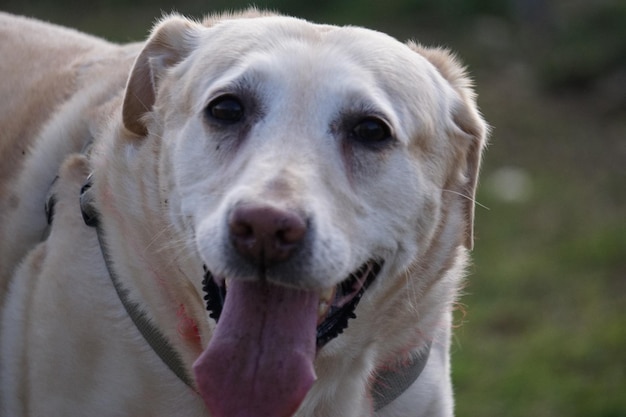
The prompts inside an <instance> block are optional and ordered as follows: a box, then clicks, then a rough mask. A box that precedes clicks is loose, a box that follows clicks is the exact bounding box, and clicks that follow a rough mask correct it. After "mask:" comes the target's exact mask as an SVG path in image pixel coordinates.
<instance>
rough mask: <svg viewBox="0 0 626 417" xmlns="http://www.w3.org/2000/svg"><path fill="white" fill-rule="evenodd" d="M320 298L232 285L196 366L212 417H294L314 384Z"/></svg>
mask: <svg viewBox="0 0 626 417" xmlns="http://www.w3.org/2000/svg"><path fill="white" fill-rule="evenodd" d="M318 303H319V298H318V295H317V294H315V293H313V292H306V291H301V290H294V289H289V288H285V287H282V286H277V285H272V284H268V283H260V282H235V281H233V282H231V283H229V287H228V294H227V297H226V302H225V304H224V309H223V311H222V314H221V317H220V320H219V323H218V325H217V328H216V329H215V334H214V335H213V337H212V338H211V340H210V342H209V346H208V347H207V349H206V350H205V351H204V353H202V355H200V357H199V358H198V359H197V360H196V362H195V363H194V366H193V368H194V373H195V376H196V382H197V383H198V388H199V390H200V395H201V396H202V398H203V399H204V401H205V403H206V405H207V407H208V409H209V411H210V412H211V416H213V417H291V416H292V415H293V414H294V413H295V412H296V411H297V409H298V407H299V406H300V404H301V403H302V401H303V400H304V397H305V395H306V393H307V392H308V391H309V389H310V388H311V385H313V382H314V381H315V372H314V370H313V360H314V359H315V329H316V324H317V309H318Z"/></svg>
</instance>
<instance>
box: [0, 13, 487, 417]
mask: <svg viewBox="0 0 626 417" xmlns="http://www.w3.org/2000/svg"><path fill="white" fill-rule="evenodd" d="M256 15H257V13H256V12H254V11H249V12H248V13H247V15H245V16H224V17H213V18H209V19H207V20H206V21H205V23H204V24H200V23H197V22H192V21H188V20H186V19H183V18H181V17H178V16H171V17H169V18H168V19H165V20H164V21H162V22H161V23H160V24H159V25H157V27H156V28H155V29H154V31H153V34H152V36H151V38H150V39H149V40H148V42H147V43H146V44H145V45H144V47H143V50H142V52H140V53H139V55H137V53H138V52H139V51H138V49H137V47H134V46H131V47H114V46H111V45H108V44H107V45H108V46H107V47H106V51H104V52H102V54H103V56H104V58H102V59H104V60H105V61H106V60H107V59H109V58H107V57H110V63H108V64H106V63H105V64H103V67H102V68H100V69H99V70H98V71H97V72H95V70H92V66H93V59H95V58H93V57H92V56H91V55H89V54H87V55H84V54H83V55H81V54H80V53H76V52H67V51H66V52H64V53H67V54H69V56H70V58H71V59H69V58H68V59H69V60H70V61H72V62H76V63H77V64H78V67H79V68H80V69H81V71H84V72H83V73H81V77H82V78H81V82H83V83H84V84H82V85H83V87H81V88H80V89H78V88H77V89H75V90H74V91H69V92H68V95H69V96H71V97H74V98H70V99H67V100H66V101H60V102H59V103H58V104H57V105H56V106H54V108H53V109H51V110H54V113H53V116H51V117H50V118H49V122H47V123H46V125H45V127H44V128H42V130H41V133H40V134H39V135H38V136H37V140H36V141H35V142H34V147H33V148H32V151H30V152H29V154H28V158H27V159H26V162H25V163H24V164H23V166H21V168H20V169H19V170H18V171H17V172H15V173H14V174H12V176H11V177H8V179H6V180H3V181H6V182H4V183H3V182H0V187H6V189H7V190H9V192H11V193H15V194H16V195H19V196H20V198H21V200H22V201H23V203H22V204H26V205H25V206H24V207H27V209H24V210H17V209H15V208H13V209H8V208H7V209H6V212H5V213H0V214H2V216H1V217H0V239H2V240H1V241H0V262H2V263H4V265H3V267H2V269H0V281H2V280H3V281H4V282H0V283H3V285H7V283H9V282H10V283H9V284H8V285H9V291H8V296H7V297H5V300H6V301H5V303H4V307H3V310H2V316H1V317H0V319H1V327H0V332H1V333H0V349H1V350H0V354H1V356H0V412H1V415H2V416H7V417H9V416H40V415H47V416H68V415H97V416H137V415H150V416H170V415H178V416H206V415H207V412H206V410H205V408H204V403H203V401H202V399H201V398H200V396H199V395H198V394H197V393H195V392H194V391H193V390H191V389H189V388H188V387H187V386H186V385H184V384H183V383H182V382H181V381H180V380H178V379H177V378H176V376H175V375H174V374H173V373H172V372H171V371H170V370H169V369H168V368H167V367H166V366H165V365H164V364H163V363H162V362H161V361H160V359H159V358H158V357H157V356H156V355H155V353H154V352H153V351H152V350H151V349H150V347H149V346H148V345H147V344H146V342H145V340H143V338H142V337H141V335H140V334H139V332H138V330H137V329H136V328H135V327H134V325H133V324H132V322H131V320H130V318H129V317H128V316H127V315H126V313H125V311H124V309H123V307H122V305H121V303H120V301H119V298H118V297H117V295H116V293H115V290H114V288H113V286H112V284H111V280H110V278H109V274H108V271H107V269H106V267H105V265H104V262H103V258H102V254H101V249H100V247H99V245H98V242H97V238H96V235H95V230H94V229H93V228H89V227H87V226H85V225H84V224H83V222H82V219H81V214H80V210H79V206H78V190H80V188H81V186H82V184H83V183H84V181H85V179H86V176H87V175H88V174H89V173H93V178H94V185H93V190H92V192H93V196H94V199H95V206H96V207H97V209H98V211H99V212H100V217H101V222H102V227H103V229H104V230H105V233H106V240H107V244H108V246H109V253H110V255H111V258H112V259H113V266H114V268H115V271H116V273H117V275H118V276H119V277H120V279H121V280H122V281H123V285H124V288H126V289H128V291H129V294H130V298H131V299H132V300H133V301H134V302H137V303H139V304H140V305H141V307H142V308H143V309H144V311H145V312H146V314H147V316H148V317H149V318H150V319H151V321H152V322H153V323H155V324H156V325H157V326H158V328H159V329H160V330H161V331H162V332H163V334H164V335H165V336H166V337H167V339H168V340H169V341H171V343H172V344H173V345H174V347H175V348H176V350H177V352H179V354H180V355H181V358H182V360H183V363H184V364H185V366H186V367H187V370H188V372H189V374H190V375H192V372H191V366H192V364H193V362H194V361H195V360H196V358H197V357H198V356H199V355H200V353H201V352H202V350H203V349H204V348H205V347H206V346H207V344H208V341H209V339H210V338H211V334H212V332H213V329H214V326H215V324H214V322H213V321H212V320H211V319H209V318H208V316H207V314H206V311H205V310H204V302H203V300H202V291H201V280H202V275H203V272H202V265H203V264H205V265H207V266H208V267H209V269H210V270H211V271H212V272H213V273H214V274H216V275H218V276H225V277H228V278H229V279H235V280H236V279H246V280H250V279H258V277H254V276H250V275H249V274H248V272H247V271H248V270H246V269H245V268H242V267H240V265H238V264H236V263H235V261H233V259H236V257H235V256H233V253H232V251H233V249H232V247H231V246H230V245H229V244H228V239H229V237H228V230H227V221H226V219H227V216H228V214H229V213H230V212H231V210H232V209H233V207H234V206H236V205H237V204H240V203H254V204H262V205H266V206H272V207H275V208H277V209H281V210H282V209H285V210H296V211H298V212H301V213H304V214H305V215H306V217H307V218H308V219H310V221H311V224H312V225H313V227H312V231H313V234H312V236H313V237H312V238H311V239H310V241H308V242H307V245H306V248H305V249H304V250H302V251H301V252H299V253H298V255H297V257H296V258H295V259H290V260H289V261H286V262H285V266H284V268H282V269H281V268H275V269H273V270H268V275H267V278H268V279H269V280H273V281H275V282H277V283H282V284H285V285H289V286H292V287H293V286H295V287H300V288H303V289H307V290H313V291H322V290H323V289H325V288H329V287H332V286H335V285H336V284H338V283H339V282H341V281H342V280H344V279H345V278H346V277H347V276H348V275H349V274H350V273H351V272H353V271H355V270H356V269H357V268H358V267H359V266H360V265H362V264H363V263H364V262H366V261H368V260H369V259H372V258H377V259H384V261H385V265H384V268H383V271H382V272H381V274H380V275H379V276H378V278H377V279H376V281H375V283H374V284H373V285H372V287H371V288H370V289H368V291H367V292H366V294H365V296H364V298H363V300H362V301H361V304H360V305H359V307H358V308H357V311H356V313H357V316H358V317H357V319H354V320H352V321H351V322H350V325H349V327H348V329H347V330H346V331H345V332H344V333H343V334H342V335H340V336H339V337H337V338H336V339H334V340H333V341H331V342H330V343H329V344H328V345H326V346H325V347H323V348H322V349H321V350H320V351H319V352H318V354H317V357H316V360H315V370H316V373H317V377H318V380H317V382H316V383H315V384H314V386H313V388H312V389H311V391H309V393H308V395H307V397H306V399H305V400H304V402H303V404H302V406H301V407H300V409H299V411H298V412H297V414H296V416H297V417H313V416H316V417H324V416H327V417H331V416H342V417H364V416H374V415H376V416H379V417H416V416H451V415H452V413H453V398H452V388H451V383H450V375H449V373H450V369H449V368H450V365H449V353H448V350H449V343H450V341H449V340H450V334H451V311H452V307H453V304H454V302H455V300H456V297H457V292H458V289H459V287H460V285H461V280H462V276H463V267H464V264H465V260H466V247H469V246H471V236H472V235H471V231H472V221H473V200H472V199H473V195H474V190H475V186H476V179H477V175H478V167H479V163H480V153H481V150H482V146H483V144H484V140H485V134H486V132H485V131H486V128H485V124H484V122H483V121H482V119H481V117H480V115H479V114H478V112H477V110H476V105H475V102H474V98H473V93H472V92H471V90H470V88H469V87H468V84H469V82H468V80H467V78H466V76H465V74H464V72H463V69H462V68H461V67H460V66H459V64H458V63H457V62H456V61H455V60H454V58H453V57H452V56H451V55H450V54H449V53H447V52H445V51H442V50H436V49H426V48H423V47H421V46H417V45H414V44H411V43H410V44H401V43H399V42H397V41H396V40H394V39H392V38H390V37H388V36H386V35H383V34H381V33H377V32H373V31H369V30H365V29H360V28H336V27H331V26H318V25H312V24H310V23H307V22H304V21H301V20H297V19H293V18H287V17H280V16H259V17H256ZM0 17H1V18H3V19H9V20H10V19H13V18H11V17H7V16H0ZM0 23H1V22H0ZM18 26H19V25H18ZM24 27H26V25H25V26H24ZM27 27H28V30H30V31H35V32H38V34H40V33H39V32H41V33H46V34H48V35H49V36H50V37H54V36H55V34H56V33H57V31H59V29H58V28H54V27H52V26H47V25H44V24H36V25H34V26H33V25H32V23H29V24H28V26H27ZM27 35H28V33H26V34H25V35H24V36H27ZM77 36H78V35H77ZM84 41H85V40H84V39H82V38H81V41H80V42H84ZM76 42H77V43H79V42H78V40H77V41H76ZM93 42H94V46H93V48H94V51H97V50H98V48H102V47H101V45H102V43H101V41H96V40H94V41H93ZM87 43H89V42H88V41H87ZM18 47H19V46H18V45H15V48H18ZM39 47H40V48H42V49H43V50H46V48H47V46H46V44H45V43H43V44H41V45H40V46H39ZM123 48H126V49H123ZM9 50H10V48H9ZM68 50H69V48H68ZM15 53H17V52H15ZM94 54H95V52H94ZM135 56H136V57H137V58H136V60H135V63H134V64H133V66H132V68H131V63H132V59H134V57H135ZM32 59H37V58H36V56H34V57H33V58H32ZM98 59H100V58H98ZM98 62H100V61H98ZM33 65H34V64H33ZM107 65H108V67H107ZM107 68H110V72H111V74H112V75H111V76H110V77H107V76H106V74H107ZM90 71H94V72H90ZM123 74H129V81H128V82H127V84H126V87H124V86H123V80H124V79H125V77H124V76H123ZM10 75H11V74H9V75H4V76H1V75H0V77H2V78H0V83H10V82H11V78H10ZM13 76H14V77H19V73H18V74H17V75H16V74H13ZM54 82H55V80H54V78H51V79H50V80H49V83H54ZM225 93H228V94H232V95H237V96H240V97H243V98H242V100H243V102H244V106H249V107H250V108H251V109H252V108H254V109H256V113H254V114H253V115H248V114H247V115H246V117H249V119H247V121H246V123H249V125H247V126H246V127H245V130H237V129H243V128H241V127H232V128H230V130H227V129H225V128H223V127H219V126H218V125H216V124H211V122H210V121H207V118H206V115H205V113H204V108H205V107H206V105H207V103H208V102H210V101H211V100H212V99H213V98H215V97H218V96H219V95H222V94H225ZM24 94H36V92H32V91H25V92H24ZM16 100H17V99H16ZM40 111H43V110H40ZM373 115H375V116H377V117H380V118H383V119H384V120H385V121H386V123H387V124H388V125H389V126H390V127H391V130H392V132H393V136H394V138H393V143H392V144H389V145H386V146H384V147H382V148H380V149H373V148H368V147H367V145H363V144H362V143H359V142H358V141H355V140H354V139H353V138H350V137H349V134H350V132H351V128H352V127H353V125H354V123H357V122H358V121H359V120H360V119H359V118H361V119H362V118H364V117H370V116H373ZM350 117H356V119H355V120H353V121H352V122H351V123H352V125H350V124H349V122H348V121H347V120H348V119H349V118H350ZM350 120H351V119H350ZM64 134H66V135H67V137H64ZM4 140H6V142H7V143H14V142H11V141H14V140H15V139H14V138H6V139H5V138H3V141H4ZM91 140H93V148H92V149H91V151H90V152H89V153H88V154H87V155H75V154H74V155H71V154H72V153H73V152H80V150H81V148H83V146H84V145H85V143H87V142H89V141H91ZM0 157H1V155H0ZM57 171H58V175H59V180H58V181H57V182H56V183H55V184H54V186H53V188H52V190H50V184H51V183H52V180H53V179H54V176H55V175H56V174H57ZM0 191H2V188H0ZM49 192H52V193H53V194H54V195H55V196H56V199H57V204H56V211H55V215H54V219H53V222H52V226H51V229H50V234H49V236H48V237H47V239H45V240H44V241H41V242H40V240H42V237H41V236H43V232H44V229H45V228H46V225H45V216H44V214H43V204H44V201H45V196H46V195H48V193H49ZM2 195H3V194H2V193H0V197H2ZM3 204H4V205H0V208H2V207H10V205H9V204H8V203H6V204H5V203H3ZM38 206H40V207H41V208H42V209H41V212H40V213H37V207H38ZM10 239H13V243H10ZM19 260H21V261H20V262H19V264H18V261H19ZM9 263H10V264H9ZM2 274H4V275H2ZM0 288H2V286H0ZM1 300H2V297H0V302H1ZM0 307H2V305H1V304H0ZM190 323H194V324H195V326H197V330H198V335H199V338H200V339H199V340H196V339H194V338H193V337H189V333H188V332H189V329H190V327H188V325H189V324H190ZM186 326H187V327H186ZM429 343H431V344H432V351H431V354H430V359H429V361H428V363H427V365H426V368H425V370H424V371H423V373H422V375H421V376H420V377H419V379H418V380H417V381H416V382H415V383H414V384H413V385H412V386H411V387H410V388H409V389H408V390H407V391H406V392H405V393H404V394H403V395H401V396H400V397H399V398H398V399H396V400H395V401H393V402H392V403H391V404H390V405H388V406H387V407H385V408H383V409H382V410H380V411H378V412H377V413H375V412H374V410H373V406H372V401H371V393H370V385H371V382H372V380H373V378H374V377H375V374H376V372H377V370H381V369H383V368H389V367H392V368H393V367H394V366H398V364H401V363H402V361H403V360H404V359H405V358H407V357H408V356H409V355H410V354H411V353H412V352H416V351H419V350H421V349H423V348H424V347H425V346H426V345H427V344H429ZM242 383H245V381H242ZM242 401H245V399H242Z"/></svg>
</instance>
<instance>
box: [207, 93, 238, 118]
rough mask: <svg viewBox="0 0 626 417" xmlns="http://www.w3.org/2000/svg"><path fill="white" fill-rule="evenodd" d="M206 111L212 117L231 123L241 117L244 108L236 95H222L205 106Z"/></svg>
mask: <svg viewBox="0 0 626 417" xmlns="http://www.w3.org/2000/svg"><path fill="white" fill-rule="evenodd" d="M206 113H207V116H209V117H210V118H212V119H215V120H219V121H221V122H224V123H228V124H233V123H237V122H239V121H240V120H241V119H242V118H243V115H244V110H243V105H242V104H241V101H239V99H238V98H237V97H235V96H231V95H224V96H220V97H217V98H216V99H214V100H213V101H211V102H210V103H209V105H208V106H207V108H206Z"/></svg>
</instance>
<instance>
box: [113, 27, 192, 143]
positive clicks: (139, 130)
mask: <svg viewBox="0 0 626 417" xmlns="http://www.w3.org/2000/svg"><path fill="white" fill-rule="evenodd" d="M197 27H198V24H197V23H194V22H192V21H190V20H188V19H185V18H183V17H180V16H171V17H167V18H165V19H164V20H162V21H161V22H160V23H158V24H157V25H156V26H155V27H154V29H153V30H152V35H151V36H150V38H149V39H148V41H147V43H146V45H145V46H144V48H143V50H142V51H141V53H140V54H139V56H138V57H137V59H136V60H135V65H134V66H133V69H132V71H131V73H130V77H129V78H128V83H127V85H126V95H125V96H124V105H123V107H122V118H123V121H124V126H125V127H126V129H128V130H129V131H131V132H133V133H134V134H136V135H139V136H145V135H146V134H147V133H148V129H147V127H146V124H145V121H144V118H143V116H144V115H145V114H146V113H148V112H149V111H151V109H152V106H153V105H154V101H155V98H156V92H157V88H158V84H159V80H160V78H161V77H162V76H163V73H164V72H165V71H166V70H167V69H168V68H171V67H172V66H174V65H176V64H177V63H179V62H180V61H182V60H183V59H184V58H185V57H186V56H187V55H189V53H190V52H191V51H192V50H193V48H194V46H195V41H194V39H195V37H194V34H195V33H196V32H197V30H198V29H197Z"/></svg>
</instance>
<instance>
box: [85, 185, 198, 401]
mask: <svg viewBox="0 0 626 417" xmlns="http://www.w3.org/2000/svg"><path fill="white" fill-rule="evenodd" d="M89 188H91V181H90V178H88V179H87V183H86V184H85V185H84V186H83V188H82V189H81V192H80V207H81V212H82V215H83V220H84V222H85V224H86V225H87V226H91V227H95V228H96V234H97V236H98V243H99V244H100V251H101V252H102V257H103V258H104V263H105V264H106V267H107V270H108V272H109V276H110V277H111V281H112V282H113V287H114V288H115V292H117V295H118V297H119V299H120V301H121V302H122V305H123V306H124V309H125V310H126V312H127V313H128V315H129V316H130V318H131V320H132V321H133V323H134V324H135V326H136V327H137V329H138V330H139V333H141V335H142V336H143V337H144V339H146V342H148V345H150V347H151V348H152V350H154V352H155V353H156V354H157V355H158V356H159V358H161V360H162V361H163V362H164V363H165V365H167V367H168V368H170V369H171V370H172V372H174V374H176V376H178V378H180V380H181V381H183V382H184V383H185V384H186V385H188V386H189V387H190V388H192V389H194V390H195V387H194V384H193V381H192V379H191V378H190V377H189V375H188V374H187V371H186V367H185V365H184V364H183V361H182V360H181V357H180V355H179V354H178V352H176V350H175V349H174V348H173V347H172V345H171V344H170V343H169V341H168V340H167V338H166V337H165V335H164V334H163V333H161V332H160V331H159V329H157V328H156V326H155V325H154V324H152V322H151V321H150V319H149V318H148V317H147V316H146V313H145V312H144V311H143V310H142V309H141V307H140V306H139V304H137V303H136V302H134V301H132V300H131V299H130V296H129V294H128V290H127V289H126V288H124V287H123V286H122V283H121V282H120V280H119V279H118V277H117V274H116V273H115V269H114V268H113V261H112V259H111V256H110V254H109V251H108V247H107V244H106V241H105V237H104V231H103V230H102V227H101V224H100V222H99V221H98V213H97V212H96V210H95V208H94V207H93V205H92V204H91V203H92V201H91V200H92V198H91V196H90V194H89Z"/></svg>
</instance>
